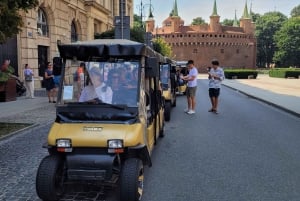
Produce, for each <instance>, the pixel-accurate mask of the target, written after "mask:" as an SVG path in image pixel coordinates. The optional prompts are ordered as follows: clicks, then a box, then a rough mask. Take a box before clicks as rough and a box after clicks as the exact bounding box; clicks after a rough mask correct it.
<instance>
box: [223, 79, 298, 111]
mask: <svg viewBox="0 0 300 201" xmlns="http://www.w3.org/2000/svg"><path fill="white" fill-rule="evenodd" d="M223 85H224V86H227V87H229V88H232V89H235V90H237V91H239V92H241V93H244V94H246V95H248V96H250V97H252V98H256V99H258V100H260V101H263V102H266V103H268V104H270V105H273V106H275V107H277V108H280V109H282V110H284V111H286V112H289V113H291V114H293V115H296V116H298V117H300V79H284V78H272V77H269V76H268V75H261V74H259V75H258V76H257V78H256V79H236V80H230V79H226V80H224V81H223Z"/></svg>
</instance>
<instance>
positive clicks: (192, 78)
mask: <svg viewBox="0 0 300 201" xmlns="http://www.w3.org/2000/svg"><path fill="white" fill-rule="evenodd" d="M187 67H188V69H189V74H188V75H187V76H182V77H181V79H182V80H185V81H187V82H188V83H187V88H186V97H187V106H188V107H187V108H186V109H185V110H184V112H186V113H187V114H195V113H196V111H195V108H196V91H197V76H198V70H197V68H196V67H195V65H194V61H193V60H189V61H188V62H187Z"/></svg>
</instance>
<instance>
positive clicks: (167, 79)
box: [160, 58, 177, 121]
mask: <svg viewBox="0 0 300 201" xmlns="http://www.w3.org/2000/svg"><path fill="white" fill-rule="evenodd" d="M160 82H161V88H162V93H163V97H164V100H165V120H166V121H170V119H171V108H172V107H175V106H176V88H177V84H176V82H177V77H176V70H175V64H174V62H173V61H172V60H170V59H169V58H166V61H165V63H163V64H161V65H160Z"/></svg>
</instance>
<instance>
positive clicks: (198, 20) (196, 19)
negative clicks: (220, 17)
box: [192, 17, 205, 25]
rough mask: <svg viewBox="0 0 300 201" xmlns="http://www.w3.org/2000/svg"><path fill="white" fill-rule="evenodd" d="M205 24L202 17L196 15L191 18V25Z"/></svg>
mask: <svg viewBox="0 0 300 201" xmlns="http://www.w3.org/2000/svg"><path fill="white" fill-rule="evenodd" d="M200 24H205V20H204V19H202V17H197V18H194V19H193V22H192V25H200Z"/></svg>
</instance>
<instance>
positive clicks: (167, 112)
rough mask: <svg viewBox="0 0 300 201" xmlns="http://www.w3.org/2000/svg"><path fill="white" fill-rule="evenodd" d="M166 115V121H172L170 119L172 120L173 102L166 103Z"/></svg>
mask: <svg viewBox="0 0 300 201" xmlns="http://www.w3.org/2000/svg"><path fill="white" fill-rule="evenodd" d="M164 115H165V120H166V121H170V119H171V102H169V101H168V102H166V104H165V113H164Z"/></svg>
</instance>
